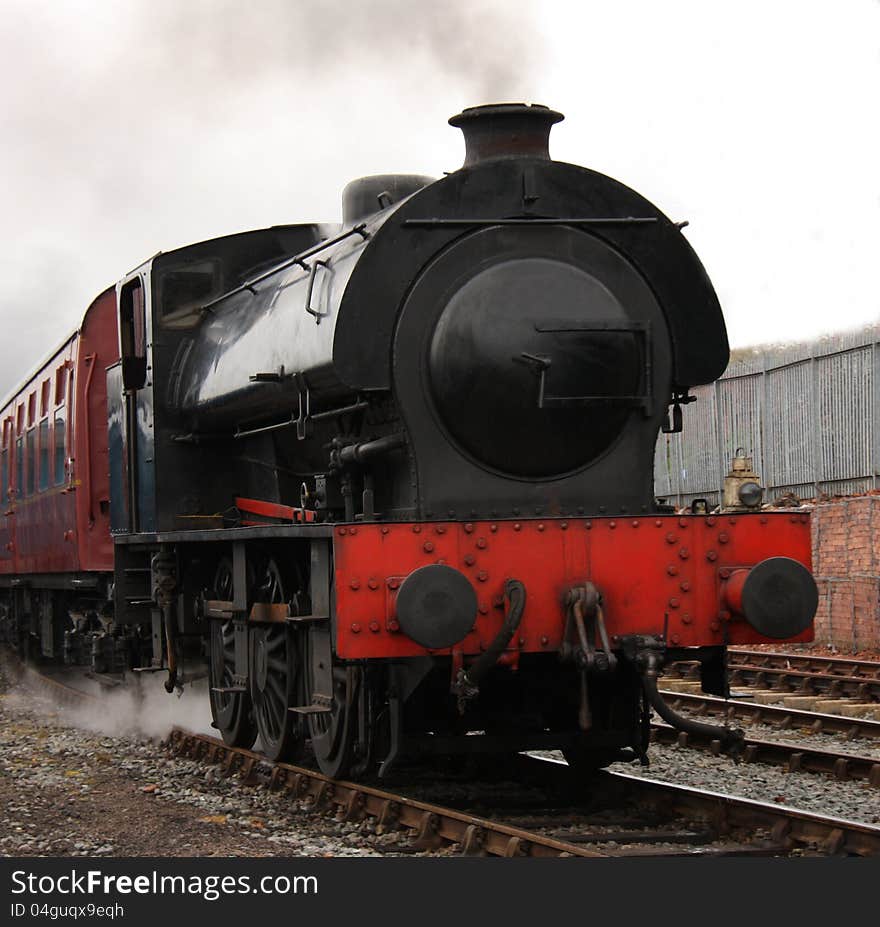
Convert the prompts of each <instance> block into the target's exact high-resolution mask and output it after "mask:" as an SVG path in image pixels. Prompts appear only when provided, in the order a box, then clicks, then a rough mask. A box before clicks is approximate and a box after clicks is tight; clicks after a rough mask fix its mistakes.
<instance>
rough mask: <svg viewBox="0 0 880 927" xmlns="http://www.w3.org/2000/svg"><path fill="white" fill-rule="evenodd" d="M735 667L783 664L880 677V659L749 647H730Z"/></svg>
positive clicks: (786, 666)
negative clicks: (752, 648)
mask: <svg viewBox="0 0 880 927" xmlns="http://www.w3.org/2000/svg"><path fill="white" fill-rule="evenodd" d="M727 653H728V663H729V665H730V667H731V668H733V667H735V666H738V665H739V664H748V665H751V666H768V667H783V668H788V669H801V670H807V671H810V672H821V673H827V674H835V675H839V676H846V677H849V678H856V677H862V676H864V677H865V678H866V679H876V680H880V661H876V660H854V659H852V658H850V657H829V656H822V655H816V654H808V653H778V652H776V651H773V652H771V651H765V650H746V649H743V648H740V647H731V648H729V650H728V652H727Z"/></svg>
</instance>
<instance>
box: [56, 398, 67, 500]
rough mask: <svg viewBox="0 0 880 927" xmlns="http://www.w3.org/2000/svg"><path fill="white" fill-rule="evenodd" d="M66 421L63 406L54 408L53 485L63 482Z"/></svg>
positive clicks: (65, 456)
mask: <svg viewBox="0 0 880 927" xmlns="http://www.w3.org/2000/svg"><path fill="white" fill-rule="evenodd" d="M66 425H67V421H66V418H65V416H64V407H63V406H62V407H61V408H60V409H56V410H55V485H56V486H60V485H61V484H62V483H63V482H64V464H65V462H66V460H67V454H66V448H65V446H64V443H65V441H66V439H67V428H66Z"/></svg>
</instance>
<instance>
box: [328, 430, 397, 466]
mask: <svg viewBox="0 0 880 927" xmlns="http://www.w3.org/2000/svg"><path fill="white" fill-rule="evenodd" d="M405 444H406V437H405V436H404V435H403V434H399V433H398V434H393V435H386V436H385V437H384V438H376V440H375V441H365V442H363V443H362V444H352V445H349V446H348V447H344V448H342V450H340V452H339V463H340V464H341V465H342V466H351V465H352V464H361V463H364V462H365V461H367V460H369V459H370V458H371V457H378V456H379V455H380V454H387V453H388V452H389V451H393V450H396V449H397V448H398V447H403V446H404V445H405Z"/></svg>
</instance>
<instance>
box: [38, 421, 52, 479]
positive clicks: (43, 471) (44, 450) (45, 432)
mask: <svg viewBox="0 0 880 927" xmlns="http://www.w3.org/2000/svg"><path fill="white" fill-rule="evenodd" d="M49 460H50V457H49V419H47V418H44V419H43V421H41V422H40V492H43V491H44V490H46V489H48V488H49Z"/></svg>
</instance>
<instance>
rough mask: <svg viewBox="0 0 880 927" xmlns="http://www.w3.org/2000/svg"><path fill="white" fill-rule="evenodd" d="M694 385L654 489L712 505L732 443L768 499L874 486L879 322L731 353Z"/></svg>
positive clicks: (879, 429)
mask: <svg viewBox="0 0 880 927" xmlns="http://www.w3.org/2000/svg"><path fill="white" fill-rule="evenodd" d="M737 353H738V356H736V357H735V358H734V359H733V360H732V361H731V363H730V365H729V366H728V368H727V370H726V371H725V373H724V375H723V376H722V378H721V379H720V380H718V381H717V382H716V383H713V384H711V385H710V386H702V387H697V388H695V389H694V390H693V394H694V395H695V396H696V397H697V401H696V402H695V403H691V404H690V405H687V406H685V407H684V410H683V411H684V432H683V433H681V434H677V435H664V434H661V435H660V437H659V439H658V441H657V449H656V454H655V466H654V484H655V492H656V494H657V495H658V496H661V497H665V498H667V499H668V500H669V501H670V502H673V503H675V504H677V505H685V504H687V503H688V502H690V501H691V500H692V499H694V498H707V499H708V500H709V501H710V502H711V503H712V504H716V503H717V502H718V499H719V494H720V491H721V484H722V481H723V479H724V476H725V474H726V473H727V470H728V468H729V466H730V462H731V458H732V457H733V455H734V452H735V450H736V449H737V448H740V447H741V448H743V449H744V450H745V451H746V453H747V454H749V455H751V456H752V457H753V459H754V465H755V469H756V471H757V472H758V474H759V475H760V477H761V482H762V484H763V485H764V486H765V487H767V494H766V497H765V498H766V499H767V501H773V499H775V498H776V497H777V496H779V495H781V494H783V493H786V492H794V493H795V494H796V495H798V496H799V497H801V498H817V497H819V496H821V495H829V496H831V495H854V494H857V493H862V492H866V491H868V490H870V489H877V488H878V487H880V366H878V365H880V323H878V324H877V325H874V326H871V327H870V328H867V329H865V330H863V331H860V332H850V333H846V334H842V335H835V336H830V337H827V338H822V339H819V340H817V341H814V342H810V343H807V344H799V345H795V346H792V347H786V348H776V349H772V348H771V349H767V350H756V351H754V352H748V353H746V352H737Z"/></svg>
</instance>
